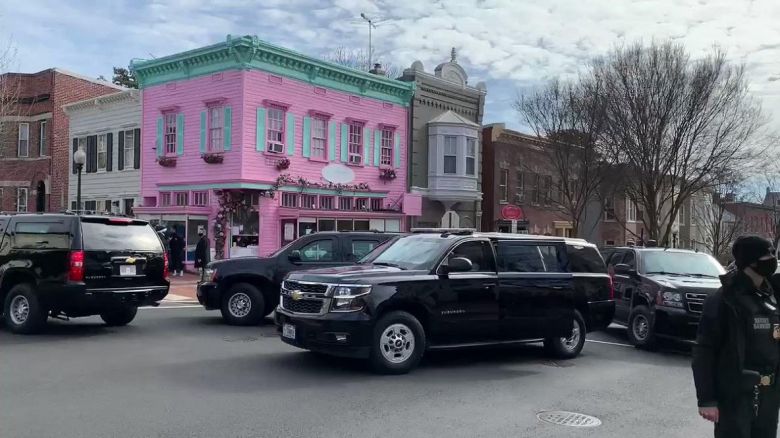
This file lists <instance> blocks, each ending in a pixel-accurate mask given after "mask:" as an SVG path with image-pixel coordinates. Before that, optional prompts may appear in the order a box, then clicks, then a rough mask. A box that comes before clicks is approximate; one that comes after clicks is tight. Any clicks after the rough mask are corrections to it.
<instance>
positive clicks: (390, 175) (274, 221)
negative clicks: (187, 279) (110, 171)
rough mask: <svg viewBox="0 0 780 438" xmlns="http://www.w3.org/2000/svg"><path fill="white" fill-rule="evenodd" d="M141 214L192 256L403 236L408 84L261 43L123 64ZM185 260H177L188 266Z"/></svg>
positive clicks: (411, 198) (409, 208) (409, 206)
mask: <svg viewBox="0 0 780 438" xmlns="http://www.w3.org/2000/svg"><path fill="white" fill-rule="evenodd" d="M132 69H133V71H134V72H135V74H136V75H137V77H138V80H139V82H140V84H141V89H142V105H143V110H142V111H143V122H142V160H143V163H142V166H141V169H142V175H141V197H142V200H143V201H142V202H143V203H142V206H140V207H137V208H136V209H135V211H136V213H137V215H138V216H139V217H142V218H146V219H150V220H153V221H156V222H159V223H161V224H164V225H166V226H167V227H168V228H169V229H175V230H177V232H179V233H180V235H182V236H185V237H186V239H187V243H188V247H189V248H190V250H191V249H193V248H194V245H195V243H196V240H197V233H198V230H199V229H204V230H206V231H207V234H208V235H209V236H210V237H211V239H212V247H213V248H214V249H215V251H216V254H215V255H216V256H217V257H220V256H222V257H237V256H244V255H257V254H259V255H265V254H268V253H270V252H272V251H274V250H276V249H277V248H279V247H280V246H282V245H285V244H287V243H289V242H290V241H292V240H294V239H296V238H297V237H298V236H300V235H303V234H306V233H311V232H314V231H329V230H382V231H404V230H405V228H406V224H407V222H408V221H407V220H406V218H407V217H408V216H415V215H419V214H420V210H421V200H420V198H419V197H418V196H415V195H410V194H409V193H407V189H406V188H407V181H406V178H407V175H406V173H407V172H406V169H407V147H406V145H407V126H408V120H409V104H410V101H411V98H412V95H413V92H414V84H409V83H405V82H401V81H396V80H392V79H388V78H385V77H382V76H377V75H373V74H370V73H366V72H362V71H357V70H353V69H349V68H345V67H341V66H338V65H334V64H330V63H327V62H324V61H320V60H318V59H314V58H311V57H308V56H304V55H301V54H299V53H295V52H292V51H290V50H287V49H283V48H280V47H275V46H272V45H269V44H266V43H264V42H261V41H259V40H258V39H257V37H250V36H245V37H241V38H231V37H230V36H228V38H227V41H226V42H223V43H220V44H215V45H212V46H208V47H204V48H200V49H196V50H192V51H189V52H184V53H180V54H176V55H171V56H167V57H164V58H157V59H154V60H151V61H142V62H134V63H133V65H132ZM191 260H192V253H191V252H188V261H191Z"/></svg>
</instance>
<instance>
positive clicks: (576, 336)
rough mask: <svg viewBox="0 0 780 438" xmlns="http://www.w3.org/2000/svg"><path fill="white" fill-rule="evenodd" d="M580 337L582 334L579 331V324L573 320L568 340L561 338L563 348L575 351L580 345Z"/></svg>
mask: <svg viewBox="0 0 780 438" xmlns="http://www.w3.org/2000/svg"><path fill="white" fill-rule="evenodd" d="M581 336H582V333H581V329H580V322H579V321H577V320H575V321H574V327H572V329H571V336H569V337H568V338H561V339H562V340H563V345H564V347H566V349H567V350H569V351H572V350H574V349H576V348H577V346H578V345H579V343H580V337H581Z"/></svg>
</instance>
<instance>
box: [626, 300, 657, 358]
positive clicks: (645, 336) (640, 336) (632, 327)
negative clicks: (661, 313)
mask: <svg viewBox="0 0 780 438" xmlns="http://www.w3.org/2000/svg"><path fill="white" fill-rule="evenodd" d="M628 340H629V341H630V342H631V343H632V344H633V345H635V346H637V347H639V348H645V349H652V348H654V347H655V345H656V336H655V327H654V324H653V315H652V314H651V313H650V309H649V308H648V307H647V306H637V307H634V310H633V311H631V316H630V317H629V318H628Z"/></svg>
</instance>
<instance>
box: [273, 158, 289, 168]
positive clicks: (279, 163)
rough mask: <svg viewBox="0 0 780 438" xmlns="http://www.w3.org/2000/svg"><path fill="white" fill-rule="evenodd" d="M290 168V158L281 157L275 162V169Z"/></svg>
mask: <svg viewBox="0 0 780 438" xmlns="http://www.w3.org/2000/svg"><path fill="white" fill-rule="evenodd" d="M289 168H290V159H289V158H282V159H281V160H279V161H277V162H276V170H287V169H289Z"/></svg>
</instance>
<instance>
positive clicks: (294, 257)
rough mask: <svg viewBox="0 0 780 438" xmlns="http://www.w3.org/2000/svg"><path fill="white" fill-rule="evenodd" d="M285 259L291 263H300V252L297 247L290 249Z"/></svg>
mask: <svg viewBox="0 0 780 438" xmlns="http://www.w3.org/2000/svg"><path fill="white" fill-rule="evenodd" d="M287 259H288V260H290V262H292V263H300V261H301V252H300V251H299V250H297V249H294V250H292V251H290V254H288V255H287Z"/></svg>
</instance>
